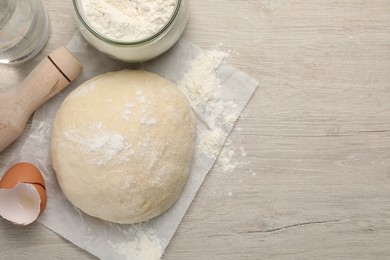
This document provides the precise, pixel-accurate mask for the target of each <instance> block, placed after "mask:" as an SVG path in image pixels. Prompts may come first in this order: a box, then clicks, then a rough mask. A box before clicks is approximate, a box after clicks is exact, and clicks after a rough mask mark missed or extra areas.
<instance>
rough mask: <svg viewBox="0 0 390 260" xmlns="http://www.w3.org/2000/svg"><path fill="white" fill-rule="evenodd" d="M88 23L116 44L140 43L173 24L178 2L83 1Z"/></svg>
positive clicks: (161, 0) (170, 0) (150, 0)
mask: <svg viewBox="0 0 390 260" xmlns="http://www.w3.org/2000/svg"><path fill="white" fill-rule="evenodd" d="M81 2H82V8H83V10H84V14H85V16H86V20H87V21H89V22H90V24H91V25H92V27H93V28H94V29H95V30H97V31H98V32H100V33H101V34H103V35H105V36H107V37H110V38H112V39H115V40H121V41H138V40H142V39H145V38H147V37H150V36H152V35H153V34H155V33H156V32H158V31H159V30H160V29H162V28H163V27H164V26H165V24H166V23H167V22H168V21H169V20H170V18H171V16H172V14H173V13H174V10H175V8H176V0H149V1H144V0H83V1H81Z"/></svg>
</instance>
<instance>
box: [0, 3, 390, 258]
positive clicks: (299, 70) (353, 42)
mask: <svg viewBox="0 0 390 260" xmlns="http://www.w3.org/2000/svg"><path fill="white" fill-rule="evenodd" d="M43 2H44V4H45V5H46V7H47V9H48V11H49V15H50V19H51V35H50V39H49V42H48V44H47V46H46V47H45V49H44V50H43V52H42V53H41V54H40V55H39V56H38V57H36V58H35V59H34V60H32V61H31V62H29V63H27V64H25V65H23V66H21V67H4V66H1V67H0V77H1V83H0V87H2V88H7V87H14V86H17V84H18V82H20V81H21V80H22V79H23V78H24V77H25V76H26V75H27V73H28V72H29V71H30V70H31V69H32V67H33V66H34V65H35V64H37V63H38V62H39V61H40V60H41V59H42V57H44V56H45V55H47V54H48V53H49V52H50V51H52V50H54V49H55V48H56V47H58V46H60V45H64V44H66V43H67V42H68V41H69V40H70V38H71V36H72V34H73V32H74V31H75V30H76V24H75V22H74V19H73V9H72V5H71V1H70V0H67V1H60V0H44V1H43ZM190 7H191V18H190V22H189V24H188V27H187V30H186V32H185V33H184V36H183V37H184V38H186V39H188V40H190V41H192V42H193V43H195V44H197V45H199V46H201V47H203V48H207V49H211V48H215V47H217V46H219V45H220V44H223V45H222V49H224V50H230V51H231V58H230V59H229V63H231V64H232V65H234V66H235V67H237V68H239V69H241V70H243V71H244V72H246V73H248V74H249V75H251V76H252V77H254V78H256V79H257V80H258V81H259V82H260V88H259V89H258V91H257V92H256V93H255V95H254V96H253V98H252V100H251V102H250V103H249V105H248V107H247V109H246V111H245V112H244V114H243V116H242V117H241V119H240V121H239V123H238V125H237V128H236V129H235V130H234V132H233V133H232V135H231V137H230V139H229V142H230V143H231V145H230V146H229V147H228V148H227V149H230V150H232V151H234V152H235V153H234V155H233V156H232V161H231V162H230V163H231V164H233V165H235V166H236V167H235V169H234V170H233V171H232V172H225V171H224V168H226V167H223V165H222V164H221V163H220V164H218V165H216V167H215V168H214V169H213V170H212V171H211V172H210V173H209V175H208V177H207V178H206V180H205V182H204V184H203V186H202V187H201V189H200V191H199V193H198V194H197V196H196V199H195V200H194V202H193V203H192V205H191V207H190V209H189V211H188V212H187V214H186V216H185V218H184V220H183V222H182V223H181V225H180V227H179V229H178V231H177V233H176V235H175V236H174V238H173V240H172V241H171V243H170V245H169V246H168V249H167V251H166V253H165V255H164V257H163V259H167V260H168V259H390V1H388V0H370V1H366V0H332V1H330V0H328V1H323V0H312V1H303V0H293V1H286V0H230V1H227V0H213V1H207V0H196V1H191V3H190ZM12 151H13V146H11V147H9V148H8V149H7V150H5V151H3V152H2V153H0V166H4V165H5V163H6V161H7V160H8V158H9V155H10V154H11V153H12ZM0 258H1V259H94V257H93V256H91V255H90V254H88V253H87V252H85V251H83V250H81V249H79V248H78V247H76V246H74V245H73V244H71V243H69V242H68V241H66V240H65V239H63V238H62V237H60V236H59V235H57V234H56V233H54V232H52V231H50V230H49V229H47V228H46V227H44V226H42V225H40V224H38V223H35V224H33V225H31V226H27V227H17V226H14V225H12V224H9V223H8V222H6V221H5V220H0Z"/></svg>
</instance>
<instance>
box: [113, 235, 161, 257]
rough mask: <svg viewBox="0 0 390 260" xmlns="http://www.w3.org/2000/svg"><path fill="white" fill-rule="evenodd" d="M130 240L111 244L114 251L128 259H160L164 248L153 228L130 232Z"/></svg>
mask: <svg viewBox="0 0 390 260" xmlns="http://www.w3.org/2000/svg"><path fill="white" fill-rule="evenodd" d="M128 237H130V238H131V239H130V241H128V242H119V243H113V242H111V241H109V242H110V244H111V246H112V248H113V249H114V251H115V252H116V253H117V254H119V255H121V256H123V257H125V258H126V259H128V260H158V259H160V257H161V255H162V253H163V248H162V245H161V241H160V239H159V238H158V236H157V234H156V232H155V231H154V230H153V229H145V230H143V229H137V230H136V232H135V233H132V234H128Z"/></svg>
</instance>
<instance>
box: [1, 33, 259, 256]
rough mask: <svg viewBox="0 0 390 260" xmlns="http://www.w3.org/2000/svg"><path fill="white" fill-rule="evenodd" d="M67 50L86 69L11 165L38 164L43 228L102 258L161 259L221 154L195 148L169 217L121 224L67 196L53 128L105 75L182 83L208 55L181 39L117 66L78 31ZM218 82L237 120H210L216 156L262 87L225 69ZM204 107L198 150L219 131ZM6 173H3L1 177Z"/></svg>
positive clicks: (41, 118)
mask: <svg viewBox="0 0 390 260" xmlns="http://www.w3.org/2000/svg"><path fill="white" fill-rule="evenodd" d="M67 47H68V49H69V50H70V51H71V52H72V53H73V54H74V55H75V56H76V57H77V58H78V59H79V61H80V62H81V63H82V65H83V67H84V70H83V72H82V74H81V75H80V76H79V78H78V79H77V80H76V81H75V82H73V83H72V84H71V85H70V86H68V87H67V88H66V89H65V90H64V91H63V92H61V93H60V94H58V95H57V96H55V97H54V98H52V99H51V100H50V101H49V102H47V103H46V104H44V105H43V106H42V107H41V108H40V109H39V110H37V111H36V112H35V114H34V118H33V122H32V127H31V130H30V131H29V133H27V134H28V137H27V139H26V141H25V142H24V143H22V144H20V145H19V147H17V149H16V150H15V152H14V154H13V156H12V157H11V161H10V163H9V164H8V165H9V166H11V165H12V164H14V163H16V162H20V161H27V162H31V163H33V164H35V165H37V166H38V167H39V168H40V170H41V171H42V173H43V175H44V178H45V181H46V184H47V195H48V204H47V208H46V210H45V212H44V213H43V215H42V216H41V217H40V218H39V219H38V221H39V222H40V223H42V224H43V225H45V226H47V227H48V228H50V229H51V230H53V231H55V232H57V233H58V234H60V235H61V236H63V237H64V238H66V239H68V240H69V241H71V242H72V243H74V244H75V245H77V246H79V247H81V248H83V249H85V250H87V251H89V252H90V253H92V254H94V255H95V256H97V257H99V258H101V259H158V258H159V257H161V255H162V254H163V251H164V250H165V248H166V247H167V245H168V243H169V241H170V240H171V238H172V236H173V235H174V233H175V231H176V229H177V227H178V225H179V223H180V221H181V220H182V218H183V216H184V214H185V212H186V211H187V209H188V207H189V205H190V204H191V201H192V200H193V198H194V197H195V194H196V192H197V190H198V189H199V187H200V185H201V184H202V182H203V180H204V178H205V176H206V175H207V173H208V172H209V171H210V169H211V168H212V166H213V164H214V163H215V161H216V159H217V156H218V153H216V154H212V155H210V154H205V153H202V151H201V150H200V149H198V148H197V149H196V152H195V157H194V163H193V167H192V170H191V174H190V177H189V179H188V182H187V184H186V186H185V188H184V191H183V193H182V194H181V196H180V198H179V199H178V201H177V202H176V203H175V204H174V205H173V207H172V208H170V209H169V210H168V211H167V212H166V213H164V214H163V215H161V216H159V217H156V218H154V219H152V220H150V221H148V222H144V223H140V224H135V225H119V224H115V223H110V222H106V221H102V220H100V219H97V218H93V217H90V216H88V215H86V214H84V213H83V212H81V211H80V210H78V209H77V208H75V207H74V206H73V205H72V204H71V203H70V202H68V201H67V199H66V198H65V197H64V195H63V193H62V192H61V190H60V189H59V187H58V184H57V181H56V177H55V174H54V172H53V169H52V166H51V160H50V131H51V125H52V121H53V119H54V116H55V114H56V112H57V109H58V108H59V106H60V104H61V102H62V101H63V99H64V98H65V97H66V96H67V95H68V94H69V93H70V92H71V91H72V90H73V89H74V88H75V87H77V86H78V85H80V84H81V83H82V82H84V81H85V80H87V79H90V78H92V77H94V76H96V75H98V74H101V73H104V72H107V71H114V70H120V69H124V68H134V69H146V70H149V71H153V72H156V73H158V74H160V75H162V76H164V77H166V78H168V79H170V80H171V81H173V82H174V83H178V82H180V80H181V77H183V75H185V74H186V73H187V72H188V70H189V69H190V67H189V66H190V65H189V64H190V61H191V60H192V59H195V58H196V57H197V56H198V55H200V54H202V52H205V50H202V49H200V48H199V47H197V46H195V45H194V44H192V43H190V42H188V41H185V40H183V39H182V40H180V41H179V42H178V43H177V44H176V45H175V46H174V47H173V48H172V49H171V50H169V51H168V52H167V53H166V54H164V55H163V56H161V57H158V58H157V59H155V60H153V61H151V62H146V63H143V64H137V65H132V64H126V63H122V62H119V61H114V60H112V59H111V58H109V57H107V56H105V55H103V54H101V53H99V52H98V51H96V50H95V49H94V48H92V47H91V46H89V45H88V44H87V43H86V41H85V40H84V39H83V38H82V36H81V35H80V34H79V33H78V32H76V33H75V35H74V37H73V38H72V40H71V41H70V42H69V44H68V46H67ZM218 77H219V80H220V83H221V86H222V93H221V96H220V99H221V101H224V102H231V103H232V102H233V103H234V104H235V105H234V106H233V107H232V111H231V112H232V115H233V120H232V118H230V120H229V121H228V122H227V121H226V120H223V118H222V115H221V117H220V116H219V115H218V116H217V117H216V118H212V120H216V121H217V122H216V123H215V124H212V126H211V127H212V128H219V130H220V133H222V138H220V139H219V140H218V151H220V150H221V149H222V147H223V145H224V142H225V141H226V139H227V137H228V135H229V133H230V132H231V130H232V128H233V127H234V125H235V123H236V121H237V120H238V117H239V115H240V113H241V112H242V110H243V109H244V107H245V106H246V104H247V102H248V101H249V99H250V97H251V95H252V94H253V92H254V91H255V89H256V88H257V85H258V83H257V82H256V81H255V80H254V79H252V78H250V77H249V76H247V75H245V74H244V73H242V72H240V71H239V70H237V69H235V68H233V67H231V66H228V65H226V64H222V65H221V66H219V68H218ZM233 103H232V104H233ZM206 106H207V104H206V103H205V104H204V107H203V108H202V104H201V106H197V107H196V108H195V107H194V110H195V113H196V115H197V117H198V119H199V120H198V123H197V124H198V125H197V135H198V140H197V144H198V145H199V142H200V141H201V140H200V139H201V138H202V137H204V136H205V134H207V132H208V131H209V132H211V131H213V130H215V129H210V125H208V126H205V125H204V124H203V123H204V122H208V121H209V120H210V118H207V117H208V116H209V112H210V111H208V109H207V108H206ZM5 170H6V169H3V170H2V174H4V171H5Z"/></svg>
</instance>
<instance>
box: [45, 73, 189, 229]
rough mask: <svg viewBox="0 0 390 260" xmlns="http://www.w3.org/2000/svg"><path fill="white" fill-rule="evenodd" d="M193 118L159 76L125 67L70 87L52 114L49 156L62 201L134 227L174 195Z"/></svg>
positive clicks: (182, 177)
mask: <svg viewBox="0 0 390 260" xmlns="http://www.w3.org/2000/svg"><path fill="white" fill-rule="evenodd" d="M195 133H196V128H195V117H194V114H193V112H192V109H191V107H190V105H189V103H188V101H187V99H186V97H185V96H184V95H183V94H182V93H181V91H180V90H179V89H178V88H177V87H176V86H175V85H174V84H173V83H171V82H170V81H168V80H166V79H164V78H162V77H160V76H158V75H157V74H154V73H151V72H146V71H136V70H134V71H133V70H123V71H118V72H109V73H106V74H103V75H100V76H97V77H95V78H93V79H91V80H89V81H86V82H85V83H84V84H82V85H81V86H79V87H78V88H77V89H75V90H74V91H73V92H72V93H71V94H70V95H69V96H68V97H67V98H66V99H65V100H64V102H63V103H62V105H61V107H60V109H59V110H58V112H57V115H56V117H55V121H54V125H53V130H52V139H51V156H52V163H53V168H54V170H55V172H56V176H57V180H58V183H59V185H60V187H61V189H62V191H63V193H64V194H65V196H66V197H67V198H68V199H69V201H70V202H72V203H73V204H74V205H75V206H76V207H78V208H79V209H81V210H82V211H84V212H85V213H87V214H89V215H91V216H94V217H97V218H101V219H104V220H107V221H111V222H116V223H123V224H125V223H137V222H141V221H145V220H148V219H151V218H153V217H155V216H158V215H160V214H162V213H163V212H165V211H166V210H167V209H168V208H169V207H171V206H172V204H173V203H174V202H175V201H176V200H177V198H178V197H179V195H180V193H181V191H182V189H183V187H184V184H185V183H186V180H187V177H188V174H189V172H190V168H191V164H192V157H193V152H194V147H195V143H194V142H195Z"/></svg>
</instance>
